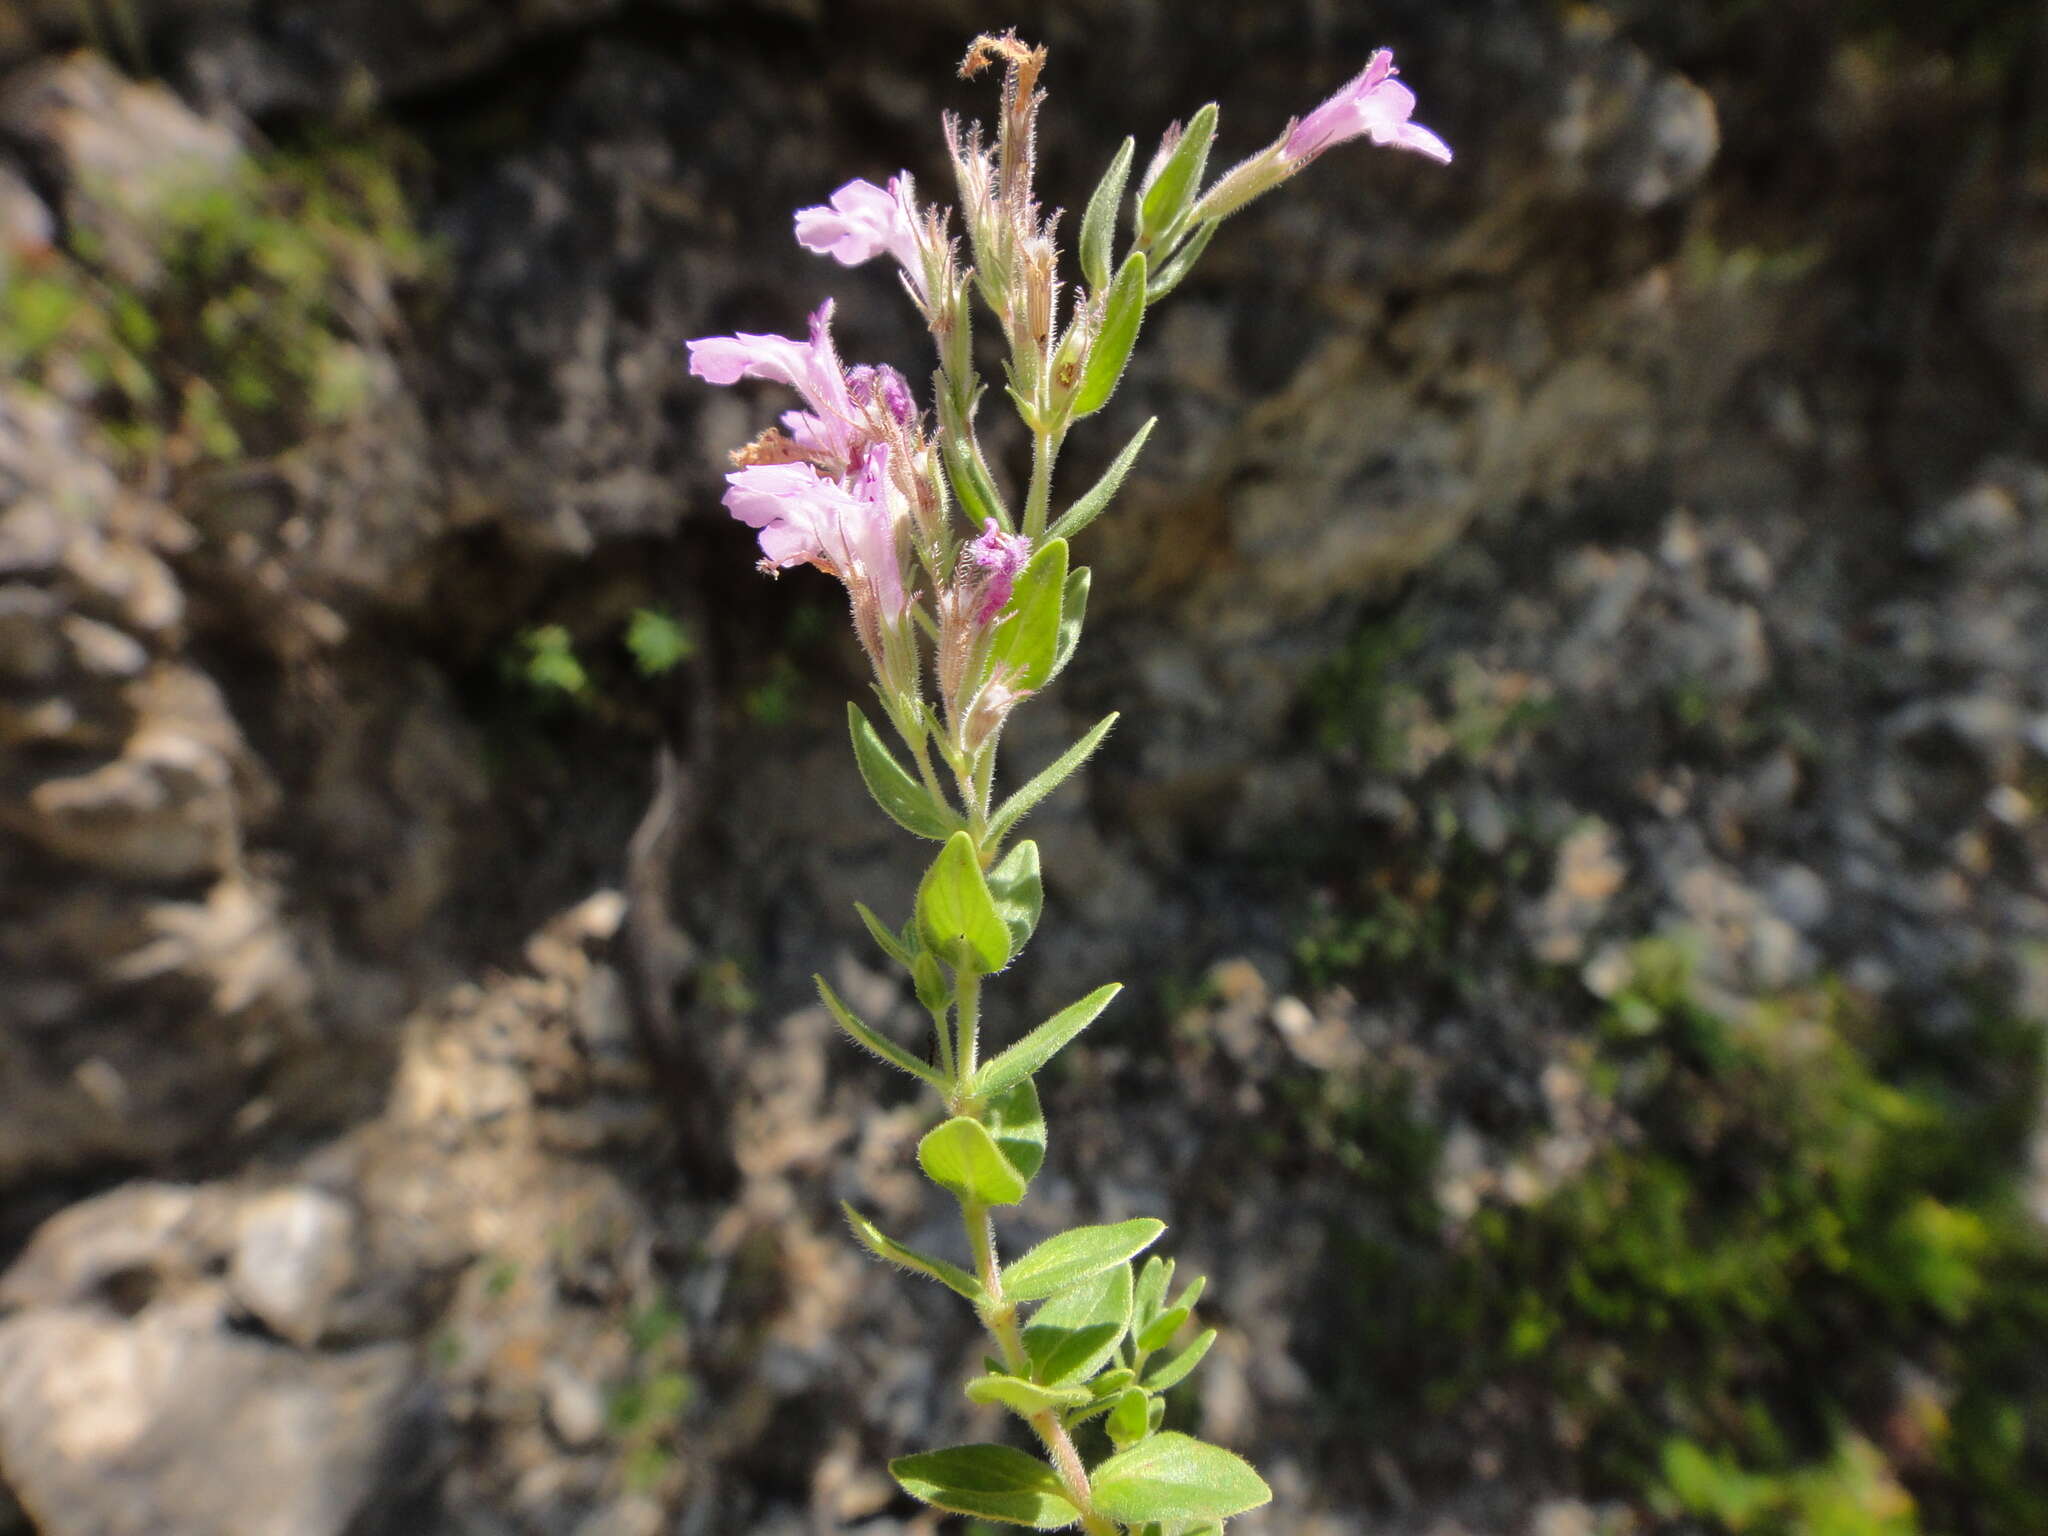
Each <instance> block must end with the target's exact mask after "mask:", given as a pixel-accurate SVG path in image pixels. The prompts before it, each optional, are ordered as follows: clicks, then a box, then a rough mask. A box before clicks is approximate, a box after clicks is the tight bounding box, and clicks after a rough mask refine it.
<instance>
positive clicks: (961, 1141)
mask: <svg viewBox="0 0 2048 1536" xmlns="http://www.w3.org/2000/svg"><path fill="white" fill-rule="evenodd" d="M917 1161H918V1166H919V1167H921V1168H923V1169H924V1171H925V1174H926V1176H927V1177H929V1178H930V1179H931V1181H932V1182H933V1183H934V1184H936V1185H938V1186H939V1187H940V1188H941V1189H944V1190H949V1191H950V1192H951V1193H953V1194H954V1195H955V1196H957V1197H958V1198H959V1199H960V1200H962V1201H965V1202H972V1203H974V1204H977V1205H1015V1204H1016V1203H1017V1202H1018V1201H1019V1200H1022V1199H1023V1198H1024V1189H1025V1181H1024V1175H1023V1174H1021V1173H1019V1172H1018V1171H1017V1170H1016V1169H1015V1168H1013V1167H1012V1166H1011V1165H1010V1160H1009V1159H1008V1158H1006V1157H1004V1156H1003V1153H1002V1149H1001V1148H1000V1147H998V1146H997V1145H996V1143H995V1138H994V1137H992V1136H990V1135H989V1133H988V1130H987V1128H986V1127H985V1126H983V1125H982V1123H981V1122H980V1121H979V1120H970V1119H968V1118H967V1117H966V1116H965V1115H955V1116H954V1117H953V1118H952V1119H951V1120H948V1121H947V1122H946V1123H945V1124H944V1125H939V1126H934V1127H933V1128H932V1129H931V1130H929V1131H927V1132H925V1135H924V1139H923V1140H922V1141H920V1142H919V1143H918V1144H917Z"/></svg>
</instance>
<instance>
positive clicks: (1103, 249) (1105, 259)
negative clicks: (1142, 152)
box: [1081, 139, 1138, 293]
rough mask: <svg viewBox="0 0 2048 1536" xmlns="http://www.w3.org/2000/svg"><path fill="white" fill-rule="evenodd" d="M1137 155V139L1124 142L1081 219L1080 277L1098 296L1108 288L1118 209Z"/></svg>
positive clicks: (1104, 173) (1089, 200) (1092, 195)
mask: <svg viewBox="0 0 2048 1536" xmlns="http://www.w3.org/2000/svg"><path fill="white" fill-rule="evenodd" d="M1137 152H1138V141H1137V140H1136V139H1125V140H1124V142H1123V147H1122V148H1121V149H1119V150H1118V151H1117V152H1116V158H1115V159H1114V160H1112V161H1110V162H1109V169H1108V170H1107V171H1105V172H1103V176H1102V180H1100V181H1098V182H1097V183H1096V184H1095V191H1094V192H1093V193H1092V194H1091V195H1090V197H1089V199H1088V211H1087V212H1086V213H1084V214H1082V215H1081V275H1082V276H1083V277H1085V278H1087V279H1088V286H1089V287H1090V288H1093V289H1094V290H1095V291H1096V292H1097V293H1100V292H1101V291H1102V290H1103V289H1104V288H1105V287H1107V286H1108V285H1109V263H1110V259H1111V254H1112V249H1113V247H1114V246H1115V243H1116V215H1117V209H1118V208H1119V207H1121V206H1122V204H1123V200H1124V185H1125V183H1126V182H1128V181H1129V180H1130V177H1131V159H1132V157H1133V156H1135V155H1136V154H1137Z"/></svg>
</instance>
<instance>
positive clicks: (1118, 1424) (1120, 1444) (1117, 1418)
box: [1102, 1387, 1152, 1450]
mask: <svg viewBox="0 0 2048 1536" xmlns="http://www.w3.org/2000/svg"><path fill="white" fill-rule="evenodd" d="M1151 1420H1152V1399H1151V1398H1149V1397H1147V1396H1146V1395H1145V1389H1144V1388H1143V1387H1126V1388H1125V1389H1124V1390H1123V1391H1122V1392H1120V1393H1118V1394H1117V1399H1116V1406H1115V1407H1113V1408H1111V1409H1110V1410H1109V1421H1108V1422H1107V1423H1106V1424H1104V1425H1103V1426H1102V1427H1103V1428H1104V1429H1106V1430H1108V1431H1109V1439H1110V1443H1111V1444H1112V1445H1114V1446H1115V1447H1116V1448H1117V1449H1118V1450H1124V1449H1126V1448H1128V1447H1130V1446H1133V1445H1136V1444H1137V1443H1138V1442H1139V1441H1140V1440H1142V1439H1144V1438H1145V1436H1146V1435H1148V1434H1150V1433H1151V1432H1152V1422H1151Z"/></svg>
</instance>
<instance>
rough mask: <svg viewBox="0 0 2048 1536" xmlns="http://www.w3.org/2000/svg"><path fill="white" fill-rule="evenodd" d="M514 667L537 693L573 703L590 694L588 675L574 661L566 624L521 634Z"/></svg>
mask: <svg viewBox="0 0 2048 1536" xmlns="http://www.w3.org/2000/svg"><path fill="white" fill-rule="evenodd" d="M516 665H517V667H518V671H519V675H520V677H521V678H523V679H524V680H525V682H526V685H527V686H528V687H530V688H532V689H533V690H534V692H536V693H539V694H542V695H558V696H560V697H563V698H567V699H575V700H581V699H584V698H587V697H588V696H589V694H590V674H589V673H588V672H587V671H585V670H584V667H583V663H582V662H581V661H579V660H578V659H577V657H576V647H575V644H574V642H573V641H571V640H570V638H569V631H568V628H567V626H565V625H561V624H538V625H535V626H534V627H533V628H532V629H527V630H522V631H520V634H519V650H518V659H517V663H516Z"/></svg>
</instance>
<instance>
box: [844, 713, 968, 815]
mask: <svg viewBox="0 0 2048 1536" xmlns="http://www.w3.org/2000/svg"><path fill="white" fill-rule="evenodd" d="M846 724H847V727H848V729H849V730H850V731H851V732H852V735H853V759H854V761H855V762H857V763H858V764H860V776H861V781H862V782H863V783H865V784H866V785H867V787H868V793H869V794H871V795H873V796H874V797H875V804H877V805H879V806H880V807H881V808H882V809H883V810H884V811H886V812H888V814H889V819H890V820H891V821H893V822H895V823H896V825H897V826H899V827H901V828H902V829H903V830H904V831H906V832H914V833H916V834H917V835H918V836H919V837H928V838H930V839H931V840H932V841H933V842H935V843H943V842H944V841H945V840H946V839H947V838H948V837H950V836H952V834H953V830H954V828H956V827H958V826H959V825H960V818H959V817H957V816H955V815H954V814H953V813H952V812H951V811H949V810H947V809H946V808H945V807H944V806H941V805H940V804H939V803H938V802H937V801H935V800H933V799H932V797H931V792H930V791H929V790H927V789H926V788H925V787H924V786H923V785H922V784H920V783H918V782H917V780H916V779H914V778H912V777H911V776H910V773H909V771H908V770H907V769H905V768H904V766H903V765H902V764H901V763H899V762H897V761H896V757H895V754H894V753H892V752H890V750H889V749H888V748H887V747H885V746H883V745H882V738H881V737H880V736H877V735H876V734H875V728H874V727H873V726H872V725H870V724H868V717H867V716H866V715H864V714H862V713H861V708H860V706H859V705H858V704H854V703H848V704H847V706H846Z"/></svg>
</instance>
